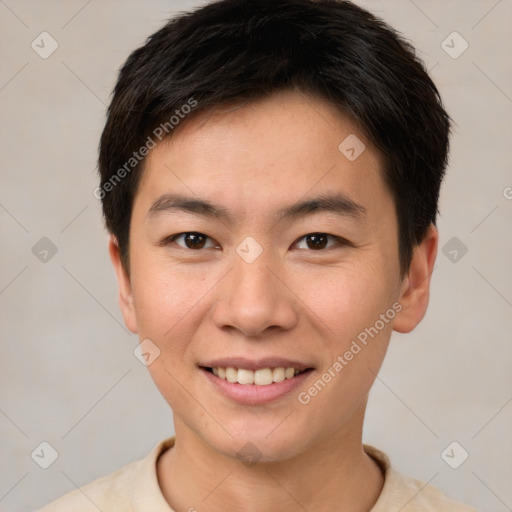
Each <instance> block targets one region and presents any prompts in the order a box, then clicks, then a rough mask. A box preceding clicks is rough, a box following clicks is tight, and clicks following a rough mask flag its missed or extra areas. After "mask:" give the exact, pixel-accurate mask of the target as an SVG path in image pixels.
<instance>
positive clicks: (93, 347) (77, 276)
mask: <svg viewBox="0 0 512 512" xmlns="http://www.w3.org/2000/svg"><path fill="white" fill-rule="evenodd" d="M358 3H359V4H360V5H362V6H365V7H367V8H369V9H370V10H371V11H373V12H374V13H376V14H378V15H380V16H382V17H383V18H384V19H385V20H386V21H388V22H390V23H391V24H392V25H393V26H394V27H396V28H397V29H398V30H399V31H401V32H402V33H403V34H404V35H405V36H406V37H407V38H408V39H410V40H411V41H412V42H413V43H414V45H415V46H416V47H417V48H418V51H419V54H420V56H421V57H422V58H423V59H424V60H425V62H426V65H427V67H428V69H430V70H431V74H432V77H433V78H434V80H435V82H436V83H437V84H438V86H439V88H440V90H441V94H442V96H443V98H444V101H445V103H446V106H447V109H448V111H449V112H450V114H451V115H452V117H453V118H454V120H455V121H456V127H455V134H454V137H453V140H452V145H453V149H452V153H451V162H450V168H449V171H448V175H447V179H446V181H445V183H444V188H443V191H442V195H441V203H440V209H441V217H440V219H439V224H438V227H439V230H440V251H439V254H438V260H437V263H436V267H435V271H434V274H433V281H432V296H431V302H430V307H429V311H428V313H427V316H426V317H425V319H424V321H423V322H422V323H421V324H420V325H419V326H418V328H417V329H416V330H415V331H414V332H413V333H411V334H409V335H400V334H396V333H395V334H393V339H392V343H391V348H390V351H389V353H388V356H387V359H386V361H385V363H384V366H383V369H382V371H381V373H380V375H379V378H378V380H377V381H376V383H375V386H374V389H373V391H372V394H371V398H370V403H369V407H368V414H367V422H366V426H365V441H366V442H368V443H371V444H374V445H376V446H377V447H379V448H381V449H383V450H385V451H387V452H388V453H389V455H390V457H391V459H392V462H393V463H394V465H395V466H396V468H397V469H398V470H400V471H403V472H405V473H408V474H410V475H413V476H415V477H416V478H419V479H422V480H424V481H429V482H431V483H432V484H433V485H435V486H437V487H439V488H441V489H442V490H444V491H445V492H446V493H448V494H450V495H451V496H453V497H454V498H456V499H458V500H461V501H465V502H467V503H470V504H472V505H473V506H475V507H477V508H478V509H479V510H481V511H489V512H490V511H493V512H505V511H507V510H512V488H511V486H510V482H511V479H512V467H511V466H512V462H511V461H512V434H511V432H512V344H511V343H510V341H511V334H510V333H511V331H512V266H511V261H512V260H511V256H512V236H511V235H512V222H511V220H512V199H511V198H512V188H510V187H512V173H511V163H512V150H511V133H510V125H511V121H512V99H511V98H512V66H511V64H510V62H511V59H510V55H511V50H512V44H511V42H512V41H511V40H512V35H511V34H512V32H511V30H510V26H511V22H512V1H511V0H501V1H497V0H479V1H475V0H474V1H467V0H464V1H463V0H457V1H455V0H453V1H447V0H435V1H434V0H433V1H424V2H421V3H420V2H419V0H416V1H415V2H413V1H412V0H411V1H409V0H392V1H391V0H388V1H385V2H384V1H376V0H372V1H370V0H368V1H359V2H358ZM199 4H200V2H197V1H189V2H187V1H177V0H176V1H172V2H171V1H157V0H152V1H147V2H136V1H133V0H130V1H120V0H118V1H114V0H109V1H101V2H100V1H99V0H92V1H86V0H74V1H71V0H70V1H60V2H57V1H45V2H38V1H35V0H33V1H28V0H20V1H14V0H0V43H1V46H0V48H1V55H0V109H1V111H0V115H1V120H2V122H1V125H0V141H1V142H0V165H1V180H2V187H1V189H0V228H1V236H2V244H1V261H0V308H1V315H2V319H1V343H2V346H1V357H0V372H1V373H0V375H1V381H2V386H1V393H0V439H1V441H0V443H1V445H0V453H1V461H2V465H1V473H0V510H2V511H30V510H34V509H35V508H38V507H40V506H42V505H43V504H45V503H47V502H48V501H50V500H52V499H54V498H56V497H58V496H59V495H61V494H63V493H64V492H67V491H70V490H72V489H74V488H75V487H76V486H80V485H83V484H85V483H87V482H89V481H91V480H93V479H95V478H97V477H99V476H102V475H104V474H107V473H109V472H112V471H114V470H115V469H117V468H119V467H120V466H121V465H123V464H126V463H128V462H129V461H131V460H134V459H136V458H140V457H142V456H144V455H146V454H147V453H148V452H149V450H150V449H151V448H152V447H153V446H154V445H155V444H156V443H157V442H158V441H160V440H161V439H163V438H164V437H167V436H169V435H171V434H172V433H173V427H172V413H171V411H170V410H169V408H168V406H167V404H166V403H165V402H164V400H163V399H162V398H161V397H160V395H159V393H158V392H157V390H156V388H155V387H154V385H153V383H152V381H151V379H150V377H149V375H148V373H147V369H146V368H145V367H144V366H143V365H142V364H141V363H140V362H139V361H138V360H137V359H136V358H135V357H134V355H133V352H132V351H133V349H134V348H135V347H136V345H137V343H138V340H137V337H136V336H135V335H132V334H130V333H129V332H128V331H127V330H126V328H125V327H124V325H123V322H122V318H121V315H120V312H119V309H118V305H117V295H116V293H117V286H116V282H115V279H114V273H113V270H112V269H111V266H110V261H109V259H108V252H107V234H106V232H105V231H104V229H103V227H102V220H101V215H100V204H99V201H98V200H96V199H95V198H94V197H93V195H92V191H93V189H94V187H95V186H97V178H96V171H95V165H96V163H95V159H96V149H97V145H98V140H99V135H100V133H101V129H102V127H103V123H104V115H105V108H106V104H107V103H108V99H109V94H110V91H111V89H112V87H113V85H114V81H115V77H116V73H117V70H118V68H119V66H120V65H121V64H122V63H123V61H124V60H125V59H126V57H127V56H128V54H129V52H130V51H132V50H133V49H135V48H136V47H137V46H139V45H140V44H142V43H143V42H144V40H145V38H146V37H147V36H148V35H150V34H151V33H152V32H153V31H155V30H156V29H157V28H159V27H160V26H161V25H162V23H163V22H164V21H165V20H166V19H168V18H169V17H170V16H172V14H173V12H176V11H179V10H183V9H187V8H189V7H192V6H195V5H199ZM43 31H48V32H49V33H50V34H51V36H52V37H53V38H54V39H55V40H56V41H57V42H58V45H59V47H58V49H57V50H56V51H55V52H54V53H53V54H52V55H51V56H49V57H48V58H47V59H43V58H41V57H40V56H39V55H38V54H37V53H36V52H35V51H34V50H33V49H32V48H31V42H32V41H33V40H36V43H37V41H40V38H39V39H38V36H39V34H40V33H41V32H43ZM453 31H457V32H458V33H459V34H460V35H461V36H462V37H463V38H464V40H466V41H467V42H468V44H469V47H468V49H467V50H466V51H465V52H464V53H462V54H461V55H460V56H458V57H457V58H453V54H454V53H458V52H459V51H460V50H461V49H462V48H463V46H462V45H463V41H462V40H461V39H458V38H457V36H455V39H454V38H453V36H452V37H451V38H448V40H447V42H446V43H444V46H445V48H446V45H449V46H452V47H453V48H451V49H449V48H447V49H448V50H449V51H450V52H451V53H452V56H450V55H449V54H448V53H447V52H446V51H445V50H444V49H443V47H442V42H443V41H444V40H445V39H446V38H447V36H448V35H449V34H451V33H452V32H453ZM452 41H453V42H452ZM39 44H40V45H41V43H39ZM45 48H46V49H48V48H49V43H48V40H47V41H46V43H45ZM507 187H509V188H507ZM43 237H47V238H49V239H50V240H51V241H52V242H53V244H54V245H55V246H56V248H57V253H56V254H55V255H53V256H52V253H51V252H50V253H48V255H47V256H46V259H47V261H40V259H39V258H38V257H36V255H35V254H34V253H33V251H32V248H33V247H34V245H35V244H36V243H37V242H38V241H39V240H40V239H41V238H43ZM453 237H456V238H457V240H455V241H451V242H450V244H454V243H455V244H458V245H459V247H458V248H457V247H456V246H453V247H452V245H448V246H446V244H447V243H449V241H450V240H451V239H452V238H453ZM41 243H43V244H44V243H45V242H41ZM461 244H464V246H466V247H467V253H466V254H464V255H462V252H461V250H460V248H461V247H462V245H461ZM36 247H39V246H36ZM443 248H445V252H446V254H444V253H443V251H442V249H443ZM454 248H455V250H456V251H457V260H456V261H452V260H453V257H454V255H455V253H453V252H452V254H451V255H450V251H453V250H454ZM39 250H44V247H43V249H41V248H40V247H39ZM35 252H37V251H35ZM43 255H44V253H42V254H40V255H39V257H43ZM42 441H47V442H48V443H50V444H51V445H52V446H53V447H54V448H55V450H57V452H58V454H59V456H58V458H57V460H56V461H55V462H54V463H53V464H52V465H51V466H50V467H49V468H48V469H46V470H45V469H42V468H41V467H39V465H38V464H36V462H35V461H34V460H33V459H32V458H31V453H32V452H33V450H34V449H36V447H38V446H39V444H40V443H41V442H42ZM452 441H457V442H458V443H459V444H460V445H461V446H462V447H463V449H465V450H467V452H468V453H469V458H468V459H467V460H466V461H465V462H464V463H463V464H462V465H461V466H460V467H459V468H458V469H452V468H451V467H449V466H448V464H447V463H446V462H445V461H444V460H443V459H442V457H441V453H442V452H443V450H444V449H445V448H446V447H447V446H448V445H449V444H450V443H451V442H452ZM461 450H462V448H456V449H455V451H454V452H453V456H452V457H451V459H452V461H453V460H455V462H457V460H460V457H461V454H462V451H461ZM36 453H40V451H39V452H37V451H36ZM45 453H46V455H45V457H47V456H48V453H49V452H48V450H47V451H46V452H45ZM449 453H450V455H452V452H449ZM36 458H37V457H36ZM43 458H44V457H40V459H38V460H39V461H40V462H41V460H42V459H43ZM43 462H44V461H43Z"/></svg>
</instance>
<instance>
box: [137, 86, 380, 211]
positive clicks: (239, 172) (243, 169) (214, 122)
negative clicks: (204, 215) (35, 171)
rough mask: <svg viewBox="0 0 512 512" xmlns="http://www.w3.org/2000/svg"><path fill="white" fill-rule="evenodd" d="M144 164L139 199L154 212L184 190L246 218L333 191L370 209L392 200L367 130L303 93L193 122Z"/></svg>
mask: <svg viewBox="0 0 512 512" xmlns="http://www.w3.org/2000/svg"><path fill="white" fill-rule="evenodd" d="M144 167H145V168H144V172H143V176H142V179H141V183H140V185H139V191H138V194H137V198H136V202H137V201H139V202H143V203H144V207H145V209H146V211H148V210H149V209H151V207H152V206H153V204H154V202H155V201H156V200H158V198H159V197H160V196H161V195H162V194H165V193H172V192H177V191H179V192H182V193H185V194H186V195H187V196H192V197H194V196H195V197H196V198H202V199H210V200H211V201H213V200H214V199H215V203H216V204H225V205H229V206H230V209H231V208H232V209H233V212H234V213H235V214H236V216H237V217H238V218H240V216H241V215H245V216H249V217H250V216H251V215H252V216H261V215H263V214H264V213H266V212H269V211H270V210H272V211H274V213H275V212H276V211H277V209H278V207H280V209H281V210H282V207H283V206H284V205H286V204H290V203H291V202H292V201H297V200H298V199H300V198H303V199H305V198H307V197H309V196H311V197H312V196H317V195H318V194H321V195H326V194H327V193H331V192H334V193H336V192H341V193H343V194H344V195H345V196H346V197H347V198H348V199H350V200H351V201H352V202H354V203H356V204H360V205H365V204H366V205H368V206H369V207H371V206H372V205H377V203H379V202H382V201H386V200H389V199H390V197H389V194H388V192H387V189H386V187H385V186H384V183H383V180H382V177H381V175H382V172H381V157H380V155H379V154H378V152H377V151H376V150H375V149H374V148H373V147H372V145H371V144H370V143H369V141H368V140H367V138H366V137H365V136H364V134H363V133H362V132H361V131H360V130H359V128H358V127H357V126H356V125H355V124H354V123H352V122H351V121H350V120H349V119H348V118H347V117H345V116H343V115H342V114H341V113H340V112H339V111H338V110H337V109H335V108H334V107H333V106H332V105H330V104H329V103H328V102H326V101H325V100H321V99H319V98H315V97H312V96H309V95H304V94H302V93H296V92H284V93H279V94H275V95H273V96H270V97H267V98H265V99H263V100H259V101H257V102H253V103H250V104H248V105H244V106H238V107H223V108H221V109H218V110H216V111H210V112H205V113H200V114H199V115H197V116H195V117H194V118H191V119H190V120H186V119H185V121H184V124H183V125H182V126H181V127H180V128H179V131H177V132H176V133H175V134H174V135H173V137H172V138H171V139H169V140H167V141H164V142H163V143H160V144H158V145H157V147H155V148H154V149H153V150H151V152H150V154H149V155H148V157H147V160H146V162H145V166H144ZM363 207H364V206H363Z"/></svg>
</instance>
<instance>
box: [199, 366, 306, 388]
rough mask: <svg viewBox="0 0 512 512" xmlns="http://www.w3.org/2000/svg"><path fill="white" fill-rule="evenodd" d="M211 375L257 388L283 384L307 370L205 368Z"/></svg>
mask: <svg viewBox="0 0 512 512" xmlns="http://www.w3.org/2000/svg"><path fill="white" fill-rule="evenodd" d="M205 369H206V370H207V371H209V372H210V373H213V375H215V376H216V377H218V378H219V379H222V380H226V381H228V382H231V383H238V384H244V385H248V384H254V385H256V386H269V385H270V384H274V383H279V382H283V381H284V380H286V379H293V377H296V376H297V375H300V374H301V373H304V372H305V371H307V369H306V370H299V369H296V368H291V367H288V368H285V367H284V366H280V367H277V368H260V369H259V370H255V371H253V370H249V369H245V368H233V367H232V366H228V367H227V368H223V367H222V366H217V367H214V368H205Z"/></svg>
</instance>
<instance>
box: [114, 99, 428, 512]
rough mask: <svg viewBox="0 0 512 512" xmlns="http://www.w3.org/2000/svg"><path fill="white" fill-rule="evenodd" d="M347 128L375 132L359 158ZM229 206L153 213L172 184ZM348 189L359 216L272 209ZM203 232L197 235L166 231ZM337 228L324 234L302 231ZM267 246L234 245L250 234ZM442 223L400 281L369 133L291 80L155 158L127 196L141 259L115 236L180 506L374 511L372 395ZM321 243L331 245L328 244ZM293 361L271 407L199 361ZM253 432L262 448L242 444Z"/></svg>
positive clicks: (194, 121)
mask: <svg viewBox="0 0 512 512" xmlns="http://www.w3.org/2000/svg"><path fill="white" fill-rule="evenodd" d="M350 134H355V135H356V136H357V137H358V138H359V139H360V140H361V141H362V142H363V143H364V144H365V146H366V149H365V150H364V151H363V153H362V154H361V155H360V156H359V157H358V158H357V159H355V160H354V161H349V159H347V158H346V157H345V156H344V155H343V154H342V153H341V152H340V150H339V149H338V146H339V145H340V143H341V142H342V141H343V140H344V139H345V138H346V137H347V136H348V135H350ZM169 192H174V193H182V194H186V195H188V196H191V197H193V198H196V199H197V198H201V199H207V200H210V201H212V202H215V203H218V204H220V205H222V206H223V207H224V208H226V209H227V210H229V212H231V213H232V215H233V218H234V224H233V225H230V224H228V223H226V222H224V221H220V220H218V219H215V218H213V219H211V218H202V217H201V216H197V215H193V214H191V213H188V212H176V211H173V212H166V213H162V214H160V215H157V216H154V217H148V210H149V209H150V207H151V205H152V204H153V203H154V201H155V200H156V199H157V198H158V197H159V196H160V195H161V194H163V193H169ZM330 192H342V193H343V194H345V195H346V196H348V197H349V198H350V199H351V200H353V201H355V202H357V203H358V204H360V205H362V206H363V207H364V208H365V209H366V215H364V216H361V217H360V218H357V219H356V218H352V217H350V216H339V215H336V214H334V213H331V212H320V213H316V214H314V215H312V216H308V217H304V218H298V219H293V220H291V221H290V220H287V221H279V222H276V221H275V220H274V218H273V214H274V212H275V211H276V210H277V209H279V208H281V207H284V206H287V205H289V204H292V203H295V202H297V201H299V200H303V199H305V198H312V197H315V196H317V195H318V194H320V193H330ZM186 232H199V233H202V234H204V235H206V236H208V237H209V238H208V239H206V240H207V241H206V242H205V245H204V246H202V248H199V249H196V248H194V247H195V246H194V244H193V243H190V241H189V242H188V245H187V239H185V238H184V237H180V238H178V239H177V240H175V241H174V243H169V244H168V245H163V244H161V243H160V242H161V241H162V240H164V239H166V238H167V237H169V236H171V235H176V234H180V233H186ZM311 233H325V234H329V235H334V236H338V237H341V238H343V239H346V240H347V241H349V244H344V245H341V244H340V245H338V244H337V243H336V240H335V239H331V238H329V239H328V240H327V241H326V246H325V248H320V249H316V248H315V245H314V244H312V243H311V241H309V242H308V238H307V237H306V235H308V234H311ZM247 236H251V237H253V238H254V239H255V240H256V241H257V242H258V244H259V245H260V246H261V248H262V249H263V252H262V253H261V255H260V256H259V257H258V258H257V259H256V260H255V261H253V262H252V263H247V262H246V261H245V260H244V259H242V258H241V257H240V256H239V255H238V253H237V252H236V248H237V246H238V245H239V244H240V243H241V242H242V241H243V240H244V239H245V238H246V237H247ZM437 244H438V234H437V230H436V229H435V227H433V226H432V227H431V228H430V230H429V232H428V234H427V236H426V237H425V239H424V240H423V242H422V243H421V244H420V245H418V246H416V247H415V251H414V256H413V260H412V263H411V266H410V268H409V271H408V274H407V275H406V277H404V279H403V280H401V279H400V268H399V259H398V225H397V217H396V212H395V205H394V202H393V200H392V196H391V194H390V192H389V190H388V189H387V187H386V185H385V183H384V181H383V180H382V162H381V157H380V155H379V154H378V152H377V151H376V150H375V149H374V148H373V147H372V146H371V144H370V143H369V141H368V140H367V139H366V138H365V136H364V134H363V133H361V132H360V130H359V129H358V128H357V127H356V126H355V125H354V124H353V123H351V122H350V120H348V119H347V118H345V117H343V116H341V115H340V113H339V112H338V111H337V110H335V109H334V108H333V107H332V106H331V105H330V104H329V103H327V102H325V101H324V100H321V99H318V98H315V97H312V96H305V95H303V94H301V93H298V92H283V93H279V94H275V95H273V96H270V97H267V98H265V99H264V100H260V101H257V102H253V103H250V104H248V105H245V106H242V107H238V108H231V109H227V108H224V109H221V110H219V111H216V112H215V113H212V112H210V113H209V114H201V115H199V116H198V117H196V118H191V119H190V120H188V121H187V122H185V123H183V125H182V126H180V130H179V131H178V132H177V133H176V134H174V136H173V138H172V139H170V140H169V141H167V142H165V143H161V144H159V145H158V146H157V147H155V148H154V149H153V150H152V151H151V153H150V155H149V156H148V158H147V161H146V165H145V170H144V174H143V176H142V180H141V183H140V187H139V190H138V192H137V194H136V198H135V201H134V205H133V215H132V220H131V227H130V244H129V252H130V268H129V272H127V271H126V269H124V268H123V265H122V263H121V258H120V254H119V248H118V246H117V243H116V239H115V237H113V236H112V237H111V239H110V242H109V250H110V255H111V259H112V262H113V265H114V268H115V270H116V274H117V278H118V282H119V303H120V307H121V310H122V313H123V317H124V320H125V323H126V325H127V327H128V328H129V329H130V330H131V331H132V332H133V333H138V335H139V337H140V339H141V340H144V339H150V340H151V341H152V342H153V343H154V344H155V345H157V346H158V348H159V349H160V351H161V353H160V356H159V357H158V358H157V359H156V360H155V361H154V362H153V363H152V364H151V365H150V366H148V368H149V371H150V373H151V376H152V378H153V380H154V381H155V383H156V385H157V387H158V389H159V390H160V392H161V393H162V395H163V397H164V398H165V399H166V401H167V402H168V403H169V405H170V406H171V408H172V410H173V414H174V422H175V431H176V443H175V446H174V447H173V448H172V449H170V450H168V451H167V452H165V453H164V454H163V456H162V457H161V458H160V459H159V462H158V466H157V474H158V479H159V483H160V487H161V489H162V493H163V495H164V497H165V499H166V500H167V501H168V502H169V504H170V505H171V507H173V508H174V509H175V510H176V511H182V510H183V511H186V510H189V509H191V507H194V508H195V509H196V510H198V511H209V512H217V511H219V512H220V511H225V510H228V509H229V510H242V511H246V512H258V511H266V512H267V511H269V510H289V511H299V510H300V511H303V510H304V509H306V510H316V511H332V510H334V509H335V508H336V509H337V510H350V511H352V512H363V511H369V510H371V508H372V506H373V505H374V503H375V502H376V500H377V498H378V496H379V494H380V492H381V489H382V485H383V481H384V480H383V475H382V473H381V471H380V469H379V467H378V466H377V464H376V463H375V461H374V460H373V459H371V458H370V457H369V456H368V455H367V454H366V453H365V452H364V450H363V446H362V426H363V420H364V413H365V408H366V403H367V399H368V393H369V391H370V388H371V386H372V384H373V382H374V380H375V378H376V374H377V373H378V371H379V368H380V366H381V364H382V361H383V358H384V356H385V353H386V350H387V347H388V343H389V339H390V336H391V333H392V331H393V330H395V331H398V332H402V333H405V332H409V331H411V330H412V329H414V327H415V326H416V325H417V324H418V323H419V322H420V321H421V319H422V318H423V316H424V315H425V312H426V309H427V305H428V298H429V287H430V276H431V273H432V270H433V266H434V262H435V258H436V254H437ZM322 247H324V246H322ZM393 303H400V304H401V306H402V309H401V311H400V312H399V313H398V314H397V315H396V316H395V317H394V319H392V320H390V321H389V323H387V324H385V327H384V328H383V329H382V330H381V331H379V334H378V335H377V336H375V337H374V338H373V339H370V341H369V342H368V344H367V346H365V347H364V348H363V349H362V350H361V352H359V353H358V354H357V356H355V357H354V358H353V359H352V361H350V362H349V364H347V365H346V366H345V367H344V368H343V370H342V371H341V372H339V374H337V375H336V377H335V378H333V379H332V381H331V382H330V383H329V384H328V385H327V386H325V388H324V389H322V391H321V392H320V393H318V395H317V396H315V397H314V398H312V399H311V401H310V402H309V403H308V404H307V405H303V404H301V403H300V402H299V401H298V399H297V394H298V392H300V391H304V390H306V391H307V389H308V388H309V387H310V386H311V385H312V384H313V383H314V382H315V381H317V380H318V379H319V378H320V377H321V375H322V374H323V373H324V372H325V371H327V369H328V368H329V367H332V365H333V363H334V361H336V359H337V357H338V356H340V355H342V354H344V353H345V352H346V351H347V350H348V349H349V347H350V345H351V343H352V341H353V340H355V339H356V337H357V335H358V334H359V333H360V332H361V331H363V330H364V329H365V328H366V327H369V326H373V325H374V324H375V322H376V320H378V319H379V315H381V314H383V313H385V312H386V311H387V310H388V309H389V308H391V306H392V304H393ZM230 356H245V357H247V358H250V359H257V358H261V357H265V356H277V357H285V358H289V359H293V360H300V361H303V362H306V363H308V365H309V366H311V367H314V368H315V369H314V371H313V372H312V373H311V374H310V375H309V377H308V379H307V380H306V381H305V382H304V383H303V384H302V385H301V386H300V389H298V390H297V392H295V391H292V392H291V393H289V394H288V395H287V396H285V397H283V398H280V399H278V400H277V401H274V402H272V403H270V404H266V405H240V404H237V403H234V402H232V401H230V400H229V399H227V398H226V397H224V396H221V395H220V394H219V392H218V391H217V390H216V389H215V388H214V386H212V385H211V383H210V382H209V381H208V379H206V378H205V376H204V374H203V372H202V370H200V369H199V368H198V366H197V365H198V363H200V362H204V361H206V360H208V359H213V358H217V357H230ZM249 442H250V443H252V444H253V445H254V446H256V447H257V449H258V450H259V453H260V457H261V458H260V459H259V462H258V463H256V464H254V465H252V466H248V465H245V464H243V463H242V462H241V461H240V460H239V456H238V455H237V452H238V451H239V450H240V449H241V448H242V447H243V446H244V445H245V444H246V443H249Z"/></svg>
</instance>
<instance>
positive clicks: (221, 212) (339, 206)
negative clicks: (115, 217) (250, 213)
mask: <svg viewBox="0 0 512 512" xmlns="http://www.w3.org/2000/svg"><path fill="white" fill-rule="evenodd" d="M172 211H182V212H187V213H192V214H194V215H200V216H203V217H210V218H218V219H221V220H224V221H226V222H227V223H230V224H233V223H234V217H233V215H232V214H231V213H230V212H229V210H227V209H226V208H224V207H223V206H220V205H217V204H214V203H212V202H210V201H207V200H203V199H197V198H194V197H190V196H186V195H182V194H163V195H161V196H160V197H159V198H158V199H157V200H156V201H155V202H154V203H153V204H152V206H151V208H150V209H149V210H148V213H147V217H148V218H154V217H156V216H157V215H159V214H161V213H168V212H172ZM320 212H327V213H334V214H336V215H340V216H343V217H352V218H354V219H358V218H361V217H362V216H364V215H365V214H366V213H367V210H366V208H365V207H364V206H362V205H360V204H358V203H356V202H354V201H353V200H352V199H350V198H349V197H347V196H346V195H345V194H341V193H335V194H320V195H319V196H316V197H313V198H310V199H306V200H303V201H299V202H297V203H294V204H291V205H289V206H285V207H284V208H281V209H280V210H278V211H277V212H276V214H275V216H276V219H275V220H276V221H277V222H280V221H282V220H292V219H297V218H300V217H306V216H309V215H313V214H315V213H320Z"/></svg>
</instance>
